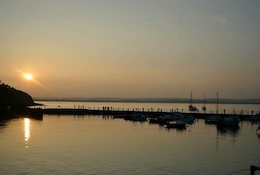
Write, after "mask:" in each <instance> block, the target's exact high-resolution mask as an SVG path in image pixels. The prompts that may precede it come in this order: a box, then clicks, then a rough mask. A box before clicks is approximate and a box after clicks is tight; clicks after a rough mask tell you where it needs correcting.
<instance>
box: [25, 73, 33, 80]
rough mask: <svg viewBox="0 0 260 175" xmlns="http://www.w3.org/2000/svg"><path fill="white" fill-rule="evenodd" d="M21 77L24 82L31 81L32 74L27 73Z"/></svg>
mask: <svg viewBox="0 0 260 175" xmlns="http://www.w3.org/2000/svg"><path fill="white" fill-rule="evenodd" d="M23 77H24V78H25V79H26V80H32V79H33V76H32V74H28V73H26V74H23Z"/></svg>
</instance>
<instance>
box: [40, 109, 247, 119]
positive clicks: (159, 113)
mask: <svg viewBox="0 0 260 175" xmlns="http://www.w3.org/2000/svg"><path fill="white" fill-rule="evenodd" d="M43 113H44V114H56V115H121V114H126V115H127V114H129V115H131V114H133V113H136V114H144V115H147V116H148V117H153V116H163V115H170V114H173V113H174V112H163V111H135V110H132V111H130V110H100V109H69V108H51V109H44V110H43ZM180 113H181V114H183V115H192V116H193V117H194V118H198V119H205V118H206V117H208V116H211V115H215V114H212V113H198V112H180ZM218 115H219V116H221V117H225V116H229V115H230V114H218ZM238 116H239V117H240V119H241V120H246V119H248V118H249V117H250V116H251V115H248V114H239V115H238Z"/></svg>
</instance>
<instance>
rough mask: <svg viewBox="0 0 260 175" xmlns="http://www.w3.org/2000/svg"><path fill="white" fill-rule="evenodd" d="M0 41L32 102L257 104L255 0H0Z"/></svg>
mask: <svg viewBox="0 0 260 175" xmlns="http://www.w3.org/2000/svg"><path fill="white" fill-rule="evenodd" d="M0 41H1V42H0V79H1V81H2V83H3V82H4V83H6V84H9V85H11V86H13V87H15V88H17V89H20V90H23V91H25V92H27V93H29V94H30V95H32V96H33V97H131V98H132V97H189V96H190V91H192V92H193V97H194V98H203V97H204V93H206V94H207V97H215V96H216V92H217V91H218V92H219V96H220V98H260V1H259V0H71V1H67V0H55V1H53V0H41V1H40V0H0ZM23 73H31V74H32V75H33V76H34V79H33V80H32V81H28V80H25V79H24V78H23V75H22V74H23Z"/></svg>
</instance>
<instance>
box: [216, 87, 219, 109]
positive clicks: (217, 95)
mask: <svg viewBox="0 0 260 175" xmlns="http://www.w3.org/2000/svg"><path fill="white" fill-rule="evenodd" d="M218 103H219V102H218V92H217V111H216V112H217V114H218Z"/></svg>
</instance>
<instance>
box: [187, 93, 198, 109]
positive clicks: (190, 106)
mask: <svg viewBox="0 0 260 175" xmlns="http://www.w3.org/2000/svg"><path fill="white" fill-rule="evenodd" d="M189 111H191V112H195V111H199V110H198V109H197V107H196V106H193V105H192V91H191V94H190V105H189Z"/></svg>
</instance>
